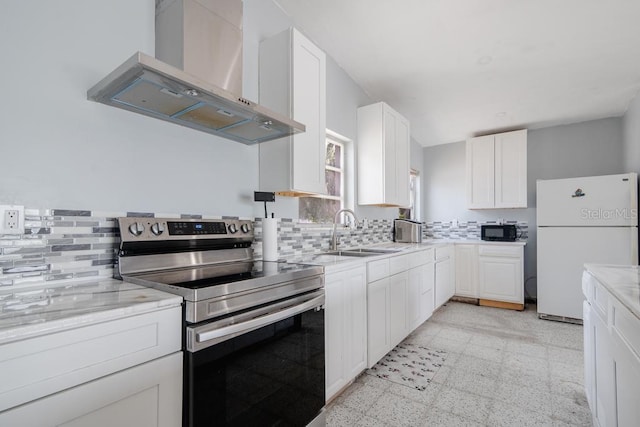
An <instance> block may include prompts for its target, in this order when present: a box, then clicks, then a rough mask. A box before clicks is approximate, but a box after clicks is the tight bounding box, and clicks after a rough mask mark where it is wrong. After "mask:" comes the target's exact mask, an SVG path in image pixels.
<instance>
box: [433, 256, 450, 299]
mask: <svg viewBox="0 0 640 427" xmlns="http://www.w3.org/2000/svg"><path fill="white" fill-rule="evenodd" d="M451 276H452V270H451V259H449V258H448V259H444V260H442V261H436V265H435V296H434V301H435V303H434V306H435V307H434V308H438V307H440V306H441V305H442V304H444V303H445V302H447V301H449V299H450V298H451V297H452V296H453V295H455V282H454V281H453V280H451ZM452 285H453V286H452Z"/></svg>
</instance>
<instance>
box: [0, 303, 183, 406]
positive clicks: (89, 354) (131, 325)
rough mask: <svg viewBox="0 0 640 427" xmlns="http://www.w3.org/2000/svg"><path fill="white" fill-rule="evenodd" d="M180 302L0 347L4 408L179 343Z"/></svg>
mask: <svg viewBox="0 0 640 427" xmlns="http://www.w3.org/2000/svg"><path fill="white" fill-rule="evenodd" d="M181 318H182V309H181V307H179V306H178V307H174V308H170V309H166V310H160V311H155V312H151V313H145V314H141V315H138V316H131V317H126V318H124V319H119V320H114V321H110V322H104V323H98V324H94V325H90V326H85V327H81V328H77V329H71V330H67V331H63V332H58V333H54V334H50V335H45V336H40V337H35V338H31V339H27V340H23V341H17V342H13V343H9V344H6V345H4V346H1V347H0V373H2V381H1V382H0V411H3V410H5V409H8V408H11V407H14V406H17V405H21V404H23V403H26V402H29V401H32V400H35V399H38V398H40V397H43V396H47V395H50V394H53V393H56V392H58V391H60V390H63V389H66V388H69V387H73V386H76V385H78V384H82V383H85V382H88V381H91V380H94V379H96V378H100V377H103V376H105V375H109V374H111V373H113V372H117V371H121V370H123V369H127V368H130V367H132V366H135V365H139V364H141V363H144V362H147V361H149V360H152V359H156V358H158V357H162V356H164V355H166V354H169V353H173V352H176V351H179V350H180V348H181V336H182V332H181V323H182V320H181Z"/></svg>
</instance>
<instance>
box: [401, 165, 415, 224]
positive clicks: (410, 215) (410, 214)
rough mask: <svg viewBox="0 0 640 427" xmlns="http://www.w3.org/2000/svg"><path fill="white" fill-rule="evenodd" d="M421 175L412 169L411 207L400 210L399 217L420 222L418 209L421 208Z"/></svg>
mask: <svg viewBox="0 0 640 427" xmlns="http://www.w3.org/2000/svg"><path fill="white" fill-rule="evenodd" d="M419 178H420V173H419V172H418V171H417V170H415V169H411V172H410V173H409V206H408V207H406V208H400V211H399V212H398V217H400V218H404V219H413V220H416V221H417V220H418V216H419V212H418V207H419V206H420V199H419V195H420V179H419Z"/></svg>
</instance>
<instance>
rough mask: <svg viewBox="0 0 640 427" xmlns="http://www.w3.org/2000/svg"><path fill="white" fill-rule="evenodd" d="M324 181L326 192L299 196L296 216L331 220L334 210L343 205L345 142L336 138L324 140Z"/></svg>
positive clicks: (319, 220) (305, 219)
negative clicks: (325, 148)
mask: <svg viewBox="0 0 640 427" xmlns="http://www.w3.org/2000/svg"><path fill="white" fill-rule="evenodd" d="M326 147H327V150H326V158H325V166H324V168H325V171H324V173H325V182H326V184H327V194H326V195H324V194H323V195H317V196H307V197H300V199H299V200H300V201H299V207H298V217H299V218H300V221H306V222H333V217H334V216H335V214H336V212H337V211H339V210H340V209H342V208H343V207H344V195H345V167H344V166H345V144H344V143H343V142H340V141H338V140H337V138H332V137H328V138H327V140H326Z"/></svg>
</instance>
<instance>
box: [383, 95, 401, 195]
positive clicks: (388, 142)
mask: <svg viewBox="0 0 640 427" xmlns="http://www.w3.org/2000/svg"><path fill="white" fill-rule="evenodd" d="M383 114H384V116H383V117H384V119H383V120H384V142H383V144H384V171H382V173H383V174H384V203H389V204H395V203H397V200H398V180H397V170H396V169H397V166H398V165H397V160H396V156H397V153H396V134H397V132H396V127H397V125H398V123H397V117H396V114H395V111H393V110H391V109H390V108H387V106H386V105H385V108H384V113H383Z"/></svg>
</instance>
